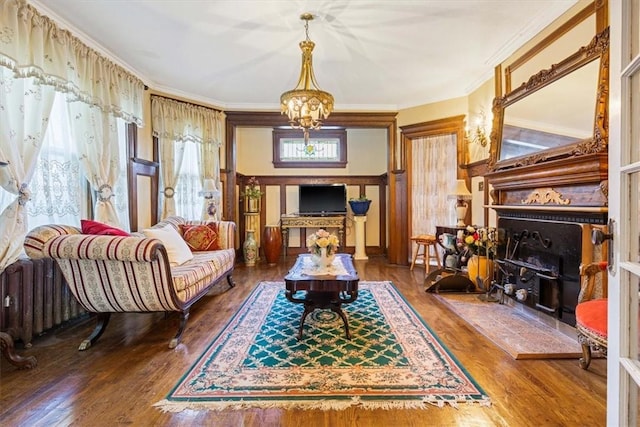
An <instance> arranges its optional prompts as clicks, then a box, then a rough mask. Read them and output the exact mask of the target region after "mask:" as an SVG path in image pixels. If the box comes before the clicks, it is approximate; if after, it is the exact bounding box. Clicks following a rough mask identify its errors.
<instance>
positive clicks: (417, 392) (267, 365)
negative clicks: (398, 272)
mask: <svg viewBox="0 0 640 427" xmlns="http://www.w3.org/2000/svg"><path fill="white" fill-rule="evenodd" d="M343 310H344V311H345V313H346V316H347V318H348V320H349V326H350V329H351V334H352V339H351V340H348V339H347V338H346V337H345V332H344V325H343V322H342V320H341V319H340V317H339V316H338V315H336V314H335V313H334V312H332V311H330V310H316V311H314V312H313V313H312V314H310V315H309V316H308V317H307V319H306V321H305V326H304V335H303V337H302V339H301V340H298V339H297V338H296V333H297V331H298V327H299V322H300V319H301V316H302V312H303V307H302V304H293V303H291V302H290V301H288V300H287V299H286V298H285V294H284V283H281V282H262V283H260V284H258V286H257V287H256V288H255V289H254V291H253V292H252V293H251V295H250V296H249V297H248V298H247V300H246V301H245V302H244V303H243V305H242V307H241V308H240V309H239V311H238V312H237V313H236V314H235V315H234V316H233V318H232V319H231V320H230V322H229V323H228V324H227V325H226V327H225V328H224V329H223V331H222V332H221V333H220V334H219V335H218V336H217V337H216V338H215V339H214V340H213V342H212V343H211V344H210V345H209V347H208V348H207V349H206V350H205V352H204V354H203V355H202V356H201V357H200V358H199V360H198V361H197V362H196V363H195V364H194V365H193V366H192V367H191V369H189V371H188V372H187V373H186V374H184V376H183V377H182V379H181V380H180V381H179V382H178V384H177V385H176V386H175V387H174V388H173V390H171V392H170V393H169V394H168V396H167V397H166V399H165V400H162V401H160V402H158V403H156V405H155V406H157V407H159V408H160V409H162V410H163V411H170V412H178V411H182V410H185V409H194V410H204V409H216V410H221V409H244V408H301V409H325V410H326V409H345V408H348V407H350V406H353V405H358V406H359V407H363V408H367V409H374V408H383V409H392V408H426V407H429V406H432V405H436V406H444V405H446V404H450V405H453V406H457V405H458V404H459V403H462V402H468V403H480V404H483V405H487V406H488V405H489V404H490V400H489V398H488V397H487V396H486V394H485V392H484V391H483V390H482V389H481V388H480V387H479V386H478V385H477V384H476V382H475V381H474V380H473V379H472V378H471V376H470V375H469V374H468V373H467V372H466V371H465V369H464V368H463V367H462V366H461V365H460V363H459V362H458V361H457V360H456V359H455V358H454V357H453V355H451V354H450V352H449V351H448V350H447V349H446V348H445V346H444V345H443V344H442V343H441V342H440V340H439V338H438V337H437V336H436V335H435V334H434V333H433V332H432V331H431V330H430V329H429V327H428V326H427V325H426V324H425V323H424V322H423V320H422V319H421V318H420V317H419V316H418V315H417V314H416V312H415V311H414V310H413V308H412V307H411V306H410V305H409V304H408V303H407V302H406V301H405V300H404V298H403V297H402V296H401V295H400V293H399V292H398V291H397V290H396V288H395V286H394V285H393V284H392V283H391V282H360V285H359V293H358V299H357V300H356V301H355V302H353V303H351V304H347V305H344V306H343Z"/></svg>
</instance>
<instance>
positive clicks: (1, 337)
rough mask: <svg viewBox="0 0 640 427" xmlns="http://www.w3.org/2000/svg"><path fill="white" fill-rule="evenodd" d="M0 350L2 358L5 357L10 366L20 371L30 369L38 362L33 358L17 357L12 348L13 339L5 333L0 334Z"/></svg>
mask: <svg viewBox="0 0 640 427" xmlns="http://www.w3.org/2000/svg"><path fill="white" fill-rule="evenodd" d="M0 348H1V349H2V354H3V355H4V357H6V358H7V360H9V362H10V363H11V364H12V365H15V366H17V367H18V368H20V369H25V368H27V369H31V368H34V367H35V366H36V365H37V364H38V361H37V360H36V358H35V357H33V356H29V357H22V356H19V355H17V354H16V353H15V347H14V346H13V338H12V337H11V335H9V334H7V333H5V332H0Z"/></svg>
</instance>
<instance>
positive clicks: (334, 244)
mask: <svg viewBox="0 0 640 427" xmlns="http://www.w3.org/2000/svg"><path fill="white" fill-rule="evenodd" d="M339 243H340V242H339V240H338V238H337V237H336V235H335V234H332V233H329V232H328V231H326V230H323V229H322V228H321V229H320V230H318V231H316V232H315V233H313V234H312V235H310V236H309V237H307V249H309V252H310V253H311V254H313V255H320V254H321V253H322V249H323V248H324V249H326V251H325V252H326V254H327V256H330V255H334V254H335V253H336V252H338V246H340V244H339Z"/></svg>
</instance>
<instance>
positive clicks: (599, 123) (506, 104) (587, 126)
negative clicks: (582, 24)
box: [489, 29, 609, 170]
mask: <svg viewBox="0 0 640 427" xmlns="http://www.w3.org/2000/svg"><path fill="white" fill-rule="evenodd" d="M608 70H609V30H608V29H605V30H604V31H603V32H601V33H600V34H597V35H596V36H595V37H594V38H593V39H592V40H591V43H589V45H587V46H583V47H582V48H580V49H579V50H578V51H577V52H576V53H574V54H573V55H571V56H569V57H568V58H566V59H564V60H563V61H561V62H560V63H558V64H555V65H553V66H551V68H549V69H545V70H542V71H540V72H538V73H537V74H535V75H533V76H532V77H531V78H530V79H529V80H528V81H527V82H525V83H523V84H522V85H521V86H520V87H518V88H516V89H514V90H513V91H511V92H509V93H507V94H506V95H504V96H502V97H497V98H495V99H494V101H493V117H494V124H493V131H492V134H491V151H490V157H489V166H490V168H491V169H492V170H502V169H509V168H514V167H518V166H524V165H531V164H535V163H539V162H544V161H549V160H555V159H560V158H566V157H571V156H578V155H583V154H591V153H599V152H603V151H604V152H606V150H607V144H608V138H607V137H608V135H607V103H608V84H609V77H608Z"/></svg>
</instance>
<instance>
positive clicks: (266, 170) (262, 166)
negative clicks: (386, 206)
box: [236, 127, 388, 246]
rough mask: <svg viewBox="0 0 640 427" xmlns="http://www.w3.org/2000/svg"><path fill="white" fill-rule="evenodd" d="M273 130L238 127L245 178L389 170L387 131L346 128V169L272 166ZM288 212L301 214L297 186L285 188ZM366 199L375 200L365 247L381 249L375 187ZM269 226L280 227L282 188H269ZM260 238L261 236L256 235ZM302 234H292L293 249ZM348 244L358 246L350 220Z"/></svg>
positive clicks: (351, 192) (352, 192) (351, 191)
mask: <svg viewBox="0 0 640 427" xmlns="http://www.w3.org/2000/svg"><path fill="white" fill-rule="evenodd" d="M272 131H273V130H272V128H267V127H238V128H236V150H237V151H236V156H237V157H236V158H237V171H238V172H239V173H241V174H244V175H258V176H273V175H278V176H300V177H304V176H310V175H318V176H336V175H382V174H384V173H386V171H387V155H388V154H387V153H388V150H387V132H386V130H385V129H347V166H346V168H319V169H298V168H275V167H274V166H273V137H272ZM285 191H286V196H285V197H286V209H285V213H295V212H297V211H298V187H297V186H287V188H286V190H285ZM359 195H360V194H359V190H358V187H356V186H350V187H347V198H351V197H354V198H356V197H358V196H359ZM367 196H368V197H369V198H370V199H371V200H372V203H371V206H372V208H371V210H370V211H369V214H368V215H367V222H366V223H365V230H366V244H367V245H368V246H378V245H379V243H380V236H379V231H380V230H379V227H378V223H379V219H380V212H379V210H378V209H376V208H375V207H376V206H380V200H379V195H378V191H377V187H376V188H367ZM266 198H267V200H266V208H267V209H266V212H265V214H266V224H262V225H272V224H277V223H278V222H279V220H280V212H279V208H280V203H279V200H280V187H278V186H267V188H266ZM257 237H258V238H259V236H257ZM299 237H300V233H299V230H297V229H292V230H291V231H290V236H289V242H290V245H291V246H298V245H299V242H300V241H299ZM346 243H347V245H348V246H353V245H354V244H355V239H354V227H353V224H352V223H351V221H350V220H349V221H347V233H346Z"/></svg>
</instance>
